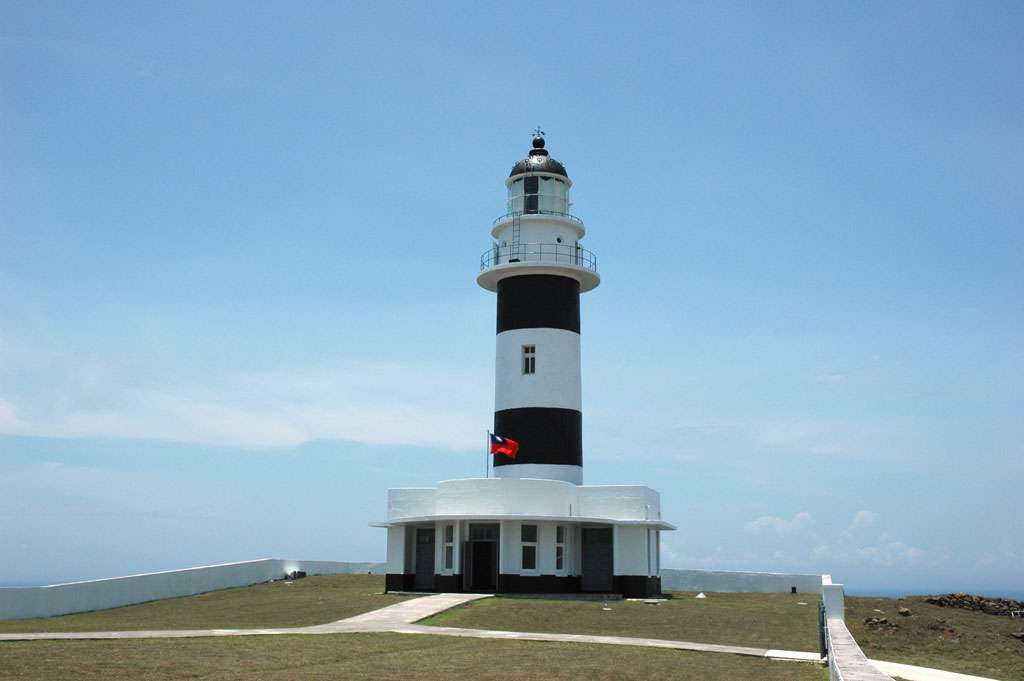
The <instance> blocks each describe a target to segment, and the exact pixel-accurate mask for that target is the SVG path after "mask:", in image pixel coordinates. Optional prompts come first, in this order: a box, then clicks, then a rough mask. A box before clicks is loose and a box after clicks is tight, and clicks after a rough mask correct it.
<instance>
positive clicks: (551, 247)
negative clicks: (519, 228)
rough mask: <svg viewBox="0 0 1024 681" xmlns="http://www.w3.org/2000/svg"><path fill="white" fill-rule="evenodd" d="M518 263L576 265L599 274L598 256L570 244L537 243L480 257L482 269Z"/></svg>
mask: <svg viewBox="0 0 1024 681" xmlns="http://www.w3.org/2000/svg"><path fill="white" fill-rule="evenodd" d="M517 262H528V263H538V262H540V263H552V264H559V265H563V264H564V265H575V266H576V267H585V268H586V269H588V270H592V271H594V272H597V256H596V255H594V254H593V253H591V252H590V251H588V250H587V249H585V248H582V247H580V246H572V245H570V244H536V243H528V244H515V245H512V246H494V247H492V248H489V249H488V250H486V251H484V254H483V255H481V256H480V269H481V270H485V269H487V268H488V267H494V266H496V265H507V264H509V263H517Z"/></svg>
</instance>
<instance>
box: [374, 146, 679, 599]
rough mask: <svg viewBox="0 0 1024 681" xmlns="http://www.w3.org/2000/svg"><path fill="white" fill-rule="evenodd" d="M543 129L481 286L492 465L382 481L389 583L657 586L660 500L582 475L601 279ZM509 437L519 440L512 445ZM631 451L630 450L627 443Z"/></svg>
mask: <svg viewBox="0 0 1024 681" xmlns="http://www.w3.org/2000/svg"><path fill="white" fill-rule="evenodd" d="M545 147H546V143H545V140H544V137H543V133H540V131H539V129H538V134H536V135H535V136H534V139H533V143H532V149H530V151H529V153H528V155H527V156H526V158H524V159H522V160H521V161H519V162H517V163H516V164H515V165H514V166H513V167H512V171H511V173H510V174H509V176H508V178H507V179H506V180H505V188H506V200H505V207H504V211H503V213H502V215H501V216H500V217H498V218H497V219H495V220H494V221H493V222H492V223H491V231H490V235H491V239H492V243H491V246H490V248H488V249H487V250H486V251H485V252H484V254H483V255H482V256H481V258H480V269H479V272H478V274H477V277H476V280H477V283H478V284H479V285H480V286H481V287H483V288H484V289H486V290H488V291H492V292H494V293H496V294H497V315H496V320H497V323H496V342H495V372H494V423H493V433H494V436H495V437H497V438H498V440H499V441H500V446H499V447H492V454H491V457H492V460H491V463H492V464H493V470H494V476H493V477H490V475H488V477H486V478H462V479H457V480H444V481H441V482H438V483H437V484H436V486H434V487H432V488H415V489H409V488H394V489H389V490H388V508H387V514H388V515H387V520H386V521H383V522H377V523H371V525H374V526H377V527H382V528H386V529H387V573H386V578H385V588H386V589H387V590H388V591H393V592H398V591H416V592H442V591H447V592H460V591H470V592H496V593H537V594H539V593H595V594H607V595H616V594H618V595H622V596H626V597H631V598H638V597H649V596H653V595H657V594H659V593H660V592H661V560H660V543H661V542H660V536H661V532H663V531H669V530H674V529H676V528H675V526H674V525H672V524H671V523H668V522H665V521H664V520H662V518H661V497H660V495H659V494H658V492H656V491H655V490H653V489H651V488H650V487H647V486H646V485H584V484H583V426H582V421H583V398H582V395H583V393H582V381H581V370H580V294H581V293H586V292H587V291H591V290H593V289H595V288H596V287H597V286H598V285H599V284H600V283H601V278H600V276H599V275H598V273H597V258H596V257H595V256H594V254H593V253H591V252H590V251H588V250H586V249H585V248H583V247H582V246H581V245H580V241H581V240H582V239H583V237H584V235H585V229H584V227H583V222H582V220H580V219H579V218H577V217H575V216H573V215H572V214H571V212H570V208H571V206H572V204H571V202H570V200H569V190H570V188H571V187H572V182H571V180H570V179H569V175H568V173H567V172H566V170H565V167H564V166H563V165H562V164H561V163H559V162H558V161H556V160H555V159H554V158H552V157H551V155H550V154H549V153H548V151H547V149H546V148H545ZM513 443H514V444H513ZM623 454H624V455H627V456H628V454H629V453H628V452H624V453H623Z"/></svg>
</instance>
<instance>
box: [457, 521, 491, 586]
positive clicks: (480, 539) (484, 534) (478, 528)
mask: <svg viewBox="0 0 1024 681" xmlns="http://www.w3.org/2000/svg"><path fill="white" fill-rule="evenodd" d="M499 533H500V526H499V525H498V523H471V524H470V526H469V540H468V541H466V543H465V544H464V545H463V551H462V557H463V561H464V562H463V567H462V574H463V578H464V584H463V588H465V589H466V591H496V590H497V588H498V536H499Z"/></svg>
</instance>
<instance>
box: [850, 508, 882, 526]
mask: <svg viewBox="0 0 1024 681" xmlns="http://www.w3.org/2000/svg"><path fill="white" fill-rule="evenodd" d="M880 517H881V516H880V515H878V514H877V513H874V512H873V511H857V515H855V516H853V522H851V523H850V529H851V530H855V529H857V528H859V527H868V526H869V525H874V524H875V522H877V521H878V519H879V518H880Z"/></svg>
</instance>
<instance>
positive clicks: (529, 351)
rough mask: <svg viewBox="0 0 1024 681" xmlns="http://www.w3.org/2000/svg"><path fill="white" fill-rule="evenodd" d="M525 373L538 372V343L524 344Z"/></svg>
mask: <svg viewBox="0 0 1024 681" xmlns="http://www.w3.org/2000/svg"><path fill="white" fill-rule="evenodd" d="M523 373H524V374H534V373H537V346H536V345H524V346H523Z"/></svg>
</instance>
